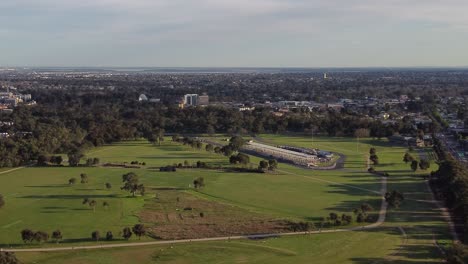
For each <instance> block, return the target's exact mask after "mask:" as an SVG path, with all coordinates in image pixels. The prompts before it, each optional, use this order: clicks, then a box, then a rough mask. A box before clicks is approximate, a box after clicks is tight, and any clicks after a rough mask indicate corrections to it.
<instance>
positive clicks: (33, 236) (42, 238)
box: [21, 229, 63, 243]
mask: <svg viewBox="0 0 468 264" xmlns="http://www.w3.org/2000/svg"><path fill="white" fill-rule="evenodd" d="M62 237H63V236H62V232H61V231H60V230H55V231H54V232H52V239H53V240H54V241H55V242H56V243H59V241H60V240H62ZM49 238H50V236H49V234H48V233H47V232H44V231H37V232H34V231H32V230H31V229H23V230H22V231H21V239H22V240H23V242H24V243H32V242H37V243H42V242H47V241H48V240H49Z"/></svg>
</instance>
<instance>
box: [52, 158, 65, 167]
mask: <svg viewBox="0 0 468 264" xmlns="http://www.w3.org/2000/svg"><path fill="white" fill-rule="evenodd" d="M51 162H53V163H55V164H57V165H60V164H62V162H63V158H62V156H54V157H52V159H51Z"/></svg>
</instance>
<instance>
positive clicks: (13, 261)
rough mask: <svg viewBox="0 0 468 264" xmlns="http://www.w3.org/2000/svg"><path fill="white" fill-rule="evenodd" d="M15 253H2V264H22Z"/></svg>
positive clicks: (0, 260)
mask: <svg viewBox="0 0 468 264" xmlns="http://www.w3.org/2000/svg"><path fill="white" fill-rule="evenodd" d="M20 263H21V262H20V261H19V260H18V259H17V258H16V255H15V253H14V252H4V251H1V252H0V264H20Z"/></svg>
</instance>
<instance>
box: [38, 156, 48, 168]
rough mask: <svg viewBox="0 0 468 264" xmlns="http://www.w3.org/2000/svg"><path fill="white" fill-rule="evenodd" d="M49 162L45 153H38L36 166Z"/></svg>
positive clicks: (45, 164)
mask: <svg viewBox="0 0 468 264" xmlns="http://www.w3.org/2000/svg"><path fill="white" fill-rule="evenodd" d="M48 162H49V157H47V156H46V155H39V157H37V166H47V163H48Z"/></svg>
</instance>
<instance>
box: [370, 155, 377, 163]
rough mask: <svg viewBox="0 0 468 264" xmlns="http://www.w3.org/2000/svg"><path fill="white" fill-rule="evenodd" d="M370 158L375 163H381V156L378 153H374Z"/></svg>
mask: <svg viewBox="0 0 468 264" xmlns="http://www.w3.org/2000/svg"><path fill="white" fill-rule="evenodd" d="M369 159H370V160H371V161H372V163H373V164H374V165H379V157H378V156H377V155H376V154H372V155H371V156H370V158H369Z"/></svg>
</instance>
